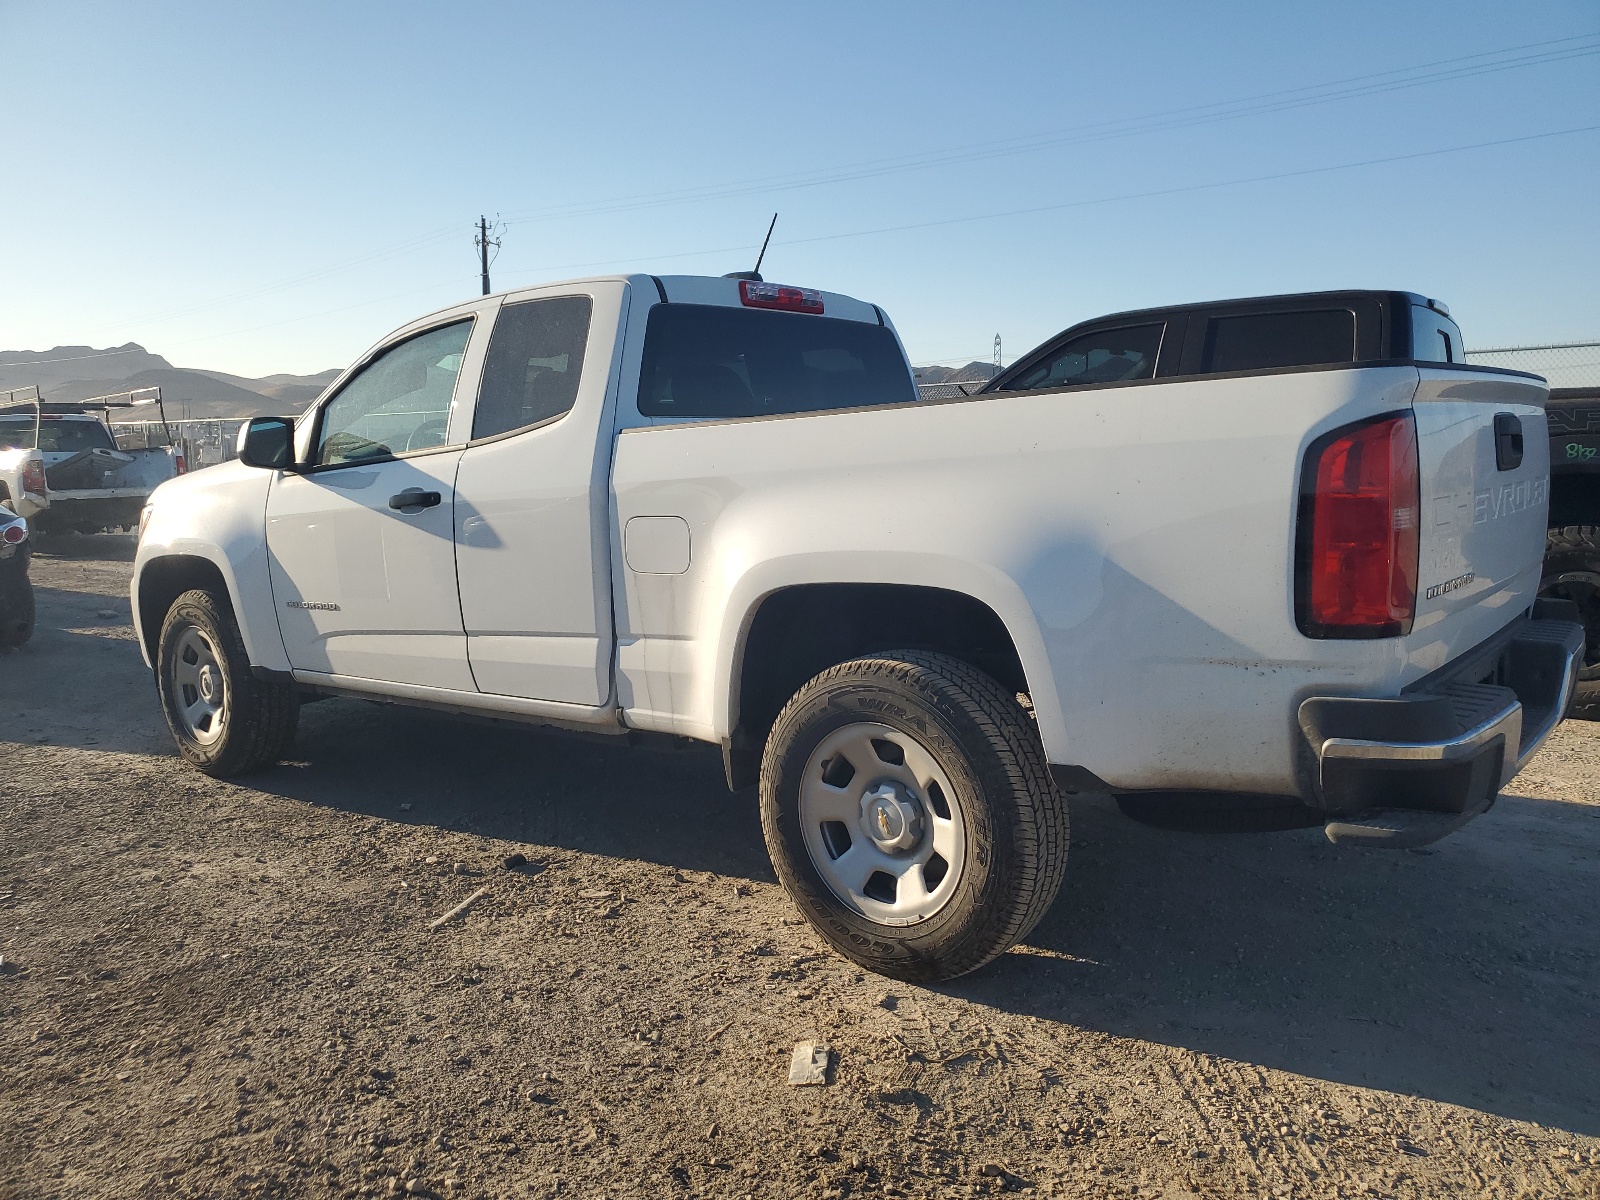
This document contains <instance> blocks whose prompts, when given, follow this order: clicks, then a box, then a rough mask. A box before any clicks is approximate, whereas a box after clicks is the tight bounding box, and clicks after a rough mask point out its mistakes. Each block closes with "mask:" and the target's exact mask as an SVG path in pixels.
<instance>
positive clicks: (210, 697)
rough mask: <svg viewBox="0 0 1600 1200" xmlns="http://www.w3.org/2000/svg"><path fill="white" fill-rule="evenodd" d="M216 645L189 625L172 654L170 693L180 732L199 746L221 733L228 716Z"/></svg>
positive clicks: (214, 738)
mask: <svg viewBox="0 0 1600 1200" xmlns="http://www.w3.org/2000/svg"><path fill="white" fill-rule="evenodd" d="M218 660H219V656H218V654H217V648H216V646H214V645H213V644H212V642H211V639H210V638H209V637H207V636H206V635H205V634H204V633H203V632H201V631H200V630H199V629H197V628H196V627H195V626H193V625H190V626H189V627H188V628H186V629H185V630H184V631H183V632H182V633H181V634H179V635H178V641H177V645H175V646H174V647H173V655H172V695H173V701H174V706H175V707H176V709H177V715H178V719H179V720H180V721H181V722H182V723H183V727H184V731H185V732H186V733H187V734H188V735H189V736H190V737H191V738H193V739H194V740H195V741H197V742H199V743H201V744H202V745H209V744H210V743H212V742H214V741H216V740H217V739H218V738H219V737H221V736H222V729H223V726H224V724H226V722H227V717H228V707H227V702H228V695H227V688H226V686H225V685H224V683H223V680H222V664H221V663H220V662H219V661H218Z"/></svg>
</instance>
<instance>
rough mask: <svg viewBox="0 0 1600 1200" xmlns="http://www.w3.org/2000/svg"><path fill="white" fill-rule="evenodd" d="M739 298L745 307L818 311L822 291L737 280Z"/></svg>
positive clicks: (819, 309)
mask: <svg viewBox="0 0 1600 1200" xmlns="http://www.w3.org/2000/svg"><path fill="white" fill-rule="evenodd" d="M739 299H740V301H741V302H743V304H744V305H745V307H747V308H783V309H787V310H788V311H790V312H803V313H820V312H821V311H822V293H821V292H818V291H813V290H812V289H811V288H797V287H790V286H789V285H788V284H784V283H757V282H756V281H755V280H753V279H741V280H740V281H739Z"/></svg>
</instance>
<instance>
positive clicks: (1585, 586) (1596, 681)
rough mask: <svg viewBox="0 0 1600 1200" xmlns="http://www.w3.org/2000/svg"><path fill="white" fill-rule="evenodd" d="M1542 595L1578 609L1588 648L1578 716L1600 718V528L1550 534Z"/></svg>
mask: <svg viewBox="0 0 1600 1200" xmlns="http://www.w3.org/2000/svg"><path fill="white" fill-rule="evenodd" d="M1539 594H1540V595H1541V596H1555V597H1558V598H1560V599H1562V600H1571V601H1572V602H1573V603H1574V604H1576V605H1577V606H1578V612H1579V614H1580V615H1581V617H1582V619H1583V628H1584V632H1585V633H1586V634H1587V635H1588V646H1587V648H1586V649H1585V651H1584V656H1583V670H1582V672H1581V673H1580V674H1579V676H1578V690H1577V694H1576V695H1575V696H1574V697H1573V702H1572V703H1573V709H1574V715H1575V716H1586V717H1591V718H1600V526H1595V525H1568V526H1566V527H1565V528H1562V529H1552V530H1550V531H1549V533H1548V534H1546V536H1545V547H1544V579H1543V581H1542V582H1541V583H1540V584H1539Z"/></svg>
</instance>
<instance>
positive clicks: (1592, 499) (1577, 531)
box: [1541, 387, 1600, 717]
mask: <svg viewBox="0 0 1600 1200" xmlns="http://www.w3.org/2000/svg"><path fill="white" fill-rule="evenodd" d="M1545 414H1546V416H1547V417H1548V418H1549V422H1550V530H1549V534H1548V541H1547V543H1546V549H1545V560H1544V584H1543V587H1542V589H1541V594H1542V595H1545V596H1556V597H1559V598H1561V599H1565V600H1571V601H1574V602H1575V603H1576V604H1577V605H1578V609H1579V611H1580V612H1581V613H1582V615H1583V627H1584V630H1585V632H1586V633H1587V634H1588V638H1589V644H1588V649H1587V651H1586V653H1585V655H1584V667H1583V673H1582V675H1581V676H1580V677H1579V680H1580V681H1579V683H1578V692H1577V696H1576V698H1575V707H1576V708H1577V709H1578V710H1579V712H1580V713H1581V715H1584V716H1590V717H1597V716H1600V387H1583V388H1554V389H1552V390H1551V392H1550V403H1549V404H1548V405H1546V407H1545ZM1585 710H1587V711H1585Z"/></svg>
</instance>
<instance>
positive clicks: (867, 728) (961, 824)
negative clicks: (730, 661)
mask: <svg viewBox="0 0 1600 1200" xmlns="http://www.w3.org/2000/svg"><path fill="white" fill-rule="evenodd" d="M761 828H762V831H763V833H764V834H765V835H766V841H767V849H768V851H769V852H770V853H771V855H772V863H773V866H774V867H775V868H776V869H777V872H778V878H779V879H780V880H782V882H783V885H784V887H785V888H787V889H788V891H789V894H790V896H791V897H793V898H794V901H795V903H796V904H797V905H798V906H799V907H800V910H801V912H803V913H804V914H805V915H806V917H807V918H808V919H809V920H810V921H811V923H812V924H813V925H814V926H815V927H816V929H817V931H818V932H819V933H820V934H821V935H822V936H823V937H824V938H826V939H827V940H828V942H830V943H831V944H832V945H833V946H834V948H835V949H837V950H838V951H839V952H840V953H841V954H843V955H845V956H846V957H847V958H851V959H853V960H855V961H856V962H858V963H860V964H861V965H862V966H864V967H866V968H868V969H869V970H872V971H876V972H878V973H880V974H883V975H888V976H891V977H893V978H895V979H904V980H909V981H913V982H931V981H934V980H940V979H950V978H953V977H954V976H957V975H963V974H965V973H966V972H968V971H974V970H977V969H978V968H979V967H981V966H983V965H984V964H985V963H987V962H989V961H990V960H992V959H994V958H996V957H997V956H999V955H1001V954H1004V953H1005V952H1006V950H1008V949H1009V948H1010V947H1011V946H1013V945H1014V944H1015V943H1016V942H1017V941H1019V940H1020V939H1022V938H1023V937H1025V936H1027V934H1028V932H1029V931H1030V930H1032V928H1033V927H1034V925H1036V924H1037V923H1038V921H1039V919H1040V918H1041V917H1043V916H1044V914H1045V911H1046V910H1047V909H1049V907H1050V904H1051V902H1052V901H1053V900H1054V899H1055V897H1056V892H1057V891H1058V890H1059V889H1060V887H1061V881H1062V878H1063V876H1064V874H1065V872H1066V865H1067V836H1068V835H1067V805H1066V800H1065V799H1064V798H1063V796H1062V795H1061V793H1060V792H1059V791H1058V790H1057V789H1056V786H1055V783H1054V781H1053V780H1052V779H1051V777H1050V771H1049V768H1048V766H1047V765H1046V763H1045V758H1044V749H1043V747H1042V746H1041V745H1040V742H1039V735H1038V731H1037V729H1036V728H1035V726H1034V722H1033V720H1032V718H1031V717H1030V716H1029V715H1028V714H1027V713H1026V712H1024V711H1023V709H1022V706H1021V705H1019V704H1018V703H1017V700H1016V697H1015V696H1014V695H1012V694H1011V693H1009V692H1008V691H1007V690H1006V689H1005V688H1004V687H1002V686H1001V685H1000V684H999V683H997V682H995V680H993V679H991V678H990V677H989V676H987V675H985V674H983V673H982V672H981V671H978V670H976V669H975V668H973V667H971V666H968V665H967V664H966V663H963V662H960V661H959V660H957V659H953V658H949V657H946V656H945V655H942V654H932V653H926V652H923V651H916V650H906V651H889V652H885V653H883V654H881V655H874V656H872V657H869V658H860V659H855V660H853V661H851V662H846V663H841V664H839V665H838V666H836V667H831V668H829V669H828V670H826V671H824V672H823V673H822V674H820V675H818V676H817V677H816V678H814V679H812V680H811V681H810V682H808V683H807V684H805V685H804V686H803V687H802V688H801V689H800V690H799V691H798V692H796V693H795V695H794V697H793V698H792V699H791V700H790V701H789V703H788V704H787V705H786V706H785V707H784V709H783V711H782V712H781V713H780V714H779V715H778V719H777V721H776V722H775V723H774V724H773V727H772V732H771V734H770V736H769V737H768V739H767V744H766V752H765V754H764V755H763V756H762V761H761Z"/></svg>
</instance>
